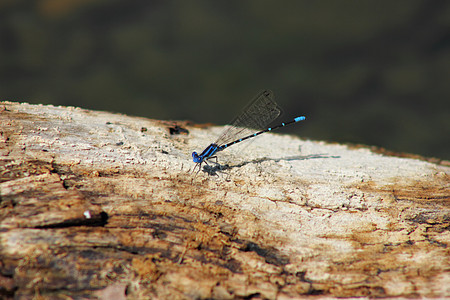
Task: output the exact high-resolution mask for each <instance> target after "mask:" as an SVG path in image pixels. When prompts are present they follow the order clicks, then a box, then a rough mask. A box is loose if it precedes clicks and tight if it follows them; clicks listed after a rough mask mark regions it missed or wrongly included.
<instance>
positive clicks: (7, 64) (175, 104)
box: [0, 0, 450, 159]
mask: <svg viewBox="0 0 450 300" xmlns="http://www.w3.org/2000/svg"><path fill="white" fill-rule="evenodd" d="M449 79H450V1H416V0H396V1H379V0H377V1H375V0H373V1H360V0H354V1H346V0H344V1H336V0H322V1H297V0H296V1H275V0H274V1H264V0H252V1H250V0H249V1H247V0H239V1H238V0H226V1H225V0H220V1H208V0H192V1H185V0H179V1H174V0H164V1H150V0H145V1H144V0H142V1H124V0H40V1H36V0H34V1H33V0H1V1H0V97H1V100H10V101H24V102H30V103H44V104H54V105H73V106H81V107H84V108H91V109H100V110H107V111H114V112H121V113H126V114H130V115H139V116H145V117H150V118H157V119H179V120H186V119H190V120H193V121H195V122H213V123H217V124H224V123H226V122H227V121H229V120H231V119H232V118H234V116H235V115H236V114H237V113H239V112H240V110H241V109H242V108H243V107H244V106H245V104H247V102H248V101H250V100H251V99H252V98H253V96H254V95H255V94H256V93H257V92H258V91H260V90H262V89H265V88H267V89H271V90H273V91H274V93H275V95H276V99H277V102H278V103H279V104H280V105H281V106H282V107H283V108H284V111H285V114H284V117H282V120H289V119H290V118H292V117H295V116H297V115H306V116H307V121H306V122H303V124H300V125H296V126H291V127H290V128H286V129H283V130H282V132H291V133H296V134H299V135H301V136H303V137H306V138H311V139H319V140H322V139H324V140H329V141H336V142H350V143H364V144H368V145H376V146H382V147H385V148H388V149H389V150H394V151H399V152H411V153H417V154H422V155H425V156H434V157H439V158H443V159H450V99H449V96H450V82H449V81H450V80H449ZM280 121H281V120H280Z"/></svg>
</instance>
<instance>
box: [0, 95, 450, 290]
mask: <svg viewBox="0 0 450 300" xmlns="http://www.w3.org/2000/svg"><path fill="white" fill-rule="evenodd" d="M0 124H1V125H0V131H1V136H0V197H1V198H0V270H1V273H0V298H2V299H30V298H33V297H36V298H38V297H43V298H45V299H67V298H77V299H78V298H98V299H126V298H130V299H147V298H156V299H244V298H245V299H250V298H252V299H296V298H304V297H328V298H338V297H355V296H358V297H361V296H363V297H403V298H418V297H450V260H449V257H450V256H449V249H450V248H449V243H450V231H449V228H450V226H449V225H450V217H449V216H450V214H449V213H450V206H449V204H450V180H449V178H450V163H449V162H448V161H440V160H437V159H427V158H423V157H420V156H414V155H405V154H396V153H390V152H387V151H384V150H383V149H375V148H370V147H364V146H358V145H353V146H352V145H340V144H333V143H326V142H320V141H311V140H304V139H300V138H298V137H294V136H288V135H282V134H273V133H270V134H269V133H268V134H263V135H261V136H260V137H258V138H255V139H254V141H253V142H248V143H241V144H242V145H241V144H237V145H236V146H233V147H230V149H227V150H225V151H223V152H220V153H219V157H218V164H215V163H214V162H210V163H209V165H204V166H202V168H201V171H200V172H199V173H198V174H196V173H193V172H192V171H193V167H194V165H195V164H194V163H193V162H192V157H191V153H192V151H202V150H203V149H204V148H205V147H206V146H207V145H208V144H209V143H210V142H211V141H214V140H215V138H216V137H217V136H218V134H219V133H220V131H221V130H223V128H222V127H219V126H209V125H196V124H191V123H189V122H186V121H178V122H176V121H159V120H150V119H146V118H138V117H131V116H126V115H121V114H113V113H108V112H101V111H92V110H86V109H81V108H75V107H55V106H50V105H49V106H44V105H30V104H27V103H15V102H6V101H4V102H0ZM298 132H300V133H301V125H298Z"/></svg>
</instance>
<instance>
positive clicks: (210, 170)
mask: <svg viewBox="0 0 450 300" xmlns="http://www.w3.org/2000/svg"><path fill="white" fill-rule="evenodd" d="M319 158H340V156H339V155H328V154H311V155H294V156H287V157H282V158H270V157H263V158H258V159H253V160H249V161H244V162H241V163H239V164H237V165H229V164H224V165H221V164H220V163H218V162H213V164H214V165H213V164H205V165H204V166H203V169H202V171H203V172H205V173H207V174H208V175H211V176H218V175H219V174H218V173H220V172H223V171H227V170H231V169H234V168H241V167H243V166H245V165H248V164H259V163H262V162H265V161H273V162H280V161H295V160H309V159H319Z"/></svg>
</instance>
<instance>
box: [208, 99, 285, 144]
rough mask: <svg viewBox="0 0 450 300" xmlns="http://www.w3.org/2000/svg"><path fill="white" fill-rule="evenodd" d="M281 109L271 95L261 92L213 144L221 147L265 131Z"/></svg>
mask: <svg viewBox="0 0 450 300" xmlns="http://www.w3.org/2000/svg"><path fill="white" fill-rule="evenodd" d="M280 114H281V108H280V107H279V106H278V104H277V103H276V102H275V101H274V96H273V93H272V92H271V91H269V90H263V91H261V92H260V93H259V94H258V95H256V97H255V98H254V99H253V100H252V101H251V102H250V104H249V105H248V106H247V107H246V108H245V109H244V110H243V111H242V113H241V114H240V115H238V116H237V118H236V119H234V120H233V121H232V122H230V125H228V126H227V128H226V129H225V130H224V131H223V132H222V134H221V135H220V136H219V138H218V139H217V140H216V142H215V144H217V145H219V146H221V145H225V144H228V143H230V142H233V141H235V140H238V139H240V138H243V137H246V136H248V135H250V134H253V133H255V132H256V131H259V130H263V129H266V127H267V125H268V124H270V123H271V122H272V121H273V120H275V119H276V118H278V116H279V115H280Z"/></svg>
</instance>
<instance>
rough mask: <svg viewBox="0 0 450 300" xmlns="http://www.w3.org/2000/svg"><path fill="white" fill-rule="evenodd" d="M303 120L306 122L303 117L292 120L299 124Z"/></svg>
mask: <svg viewBox="0 0 450 300" xmlns="http://www.w3.org/2000/svg"><path fill="white" fill-rule="evenodd" d="M303 120H306V117H305V116H301V117H297V118H295V119H294V121H295V122H299V121H303Z"/></svg>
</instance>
